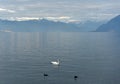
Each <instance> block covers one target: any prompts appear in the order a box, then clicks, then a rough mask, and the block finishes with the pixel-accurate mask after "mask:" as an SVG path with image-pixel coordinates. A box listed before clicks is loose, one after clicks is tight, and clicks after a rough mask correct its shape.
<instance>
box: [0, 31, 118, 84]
mask: <svg viewBox="0 0 120 84" xmlns="http://www.w3.org/2000/svg"><path fill="white" fill-rule="evenodd" d="M56 59H60V60H61V65H60V66H59V67H57V66H53V65H51V64H50V61H51V60H56ZM119 60H120V34H114V33H47V32H46V33H45V32H44V33H0V84H120V61H119ZM43 73H47V74H48V75H49V76H48V77H43ZM74 75H78V76H79V78H78V79H77V80H74V78H73V77H74Z"/></svg>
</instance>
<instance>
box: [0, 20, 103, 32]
mask: <svg viewBox="0 0 120 84" xmlns="http://www.w3.org/2000/svg"><path fill="white" fill-rule="evenodd" d="M101 24H102V23H99V22H93V21H87V22H84V23H81V22H79V23H74V22H69V23H65V22H60V21H50V20H46V19H42V20H28V21H10V20H0V31H1V32H11V31H12V32H46V31H48V32H49V31H50V32H88V31H93V30H96V28H97V27H98V26H99V25H101Z"/></svg>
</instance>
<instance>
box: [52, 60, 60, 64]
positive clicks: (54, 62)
mask: <svg viewBox="0 0 120 84" xmlns="http://www.w3.org/2000/svg"><path fill="white" fill-rule="evenodd" d="M51 64H53V65H60V60H59V59H58V60H57V61H51Z"/></svg>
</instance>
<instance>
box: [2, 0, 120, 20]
mask: <svg viewBox="0 0 120 84" xmlns="http://www.w3.org/2000/svg"><path fill="white" fill-rule="evenodd" d="M119 14H120V0H0V18H1V19H11V20H14V19H17V20H27V19H41V18H47V19H51V20H60V21H86V20H96V21H103V20H109V19H111V18H113V17H115V16H116V15H119Z"/></svg>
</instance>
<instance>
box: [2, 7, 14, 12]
mask: <svg viewBox="0 0 120 84" xmlns="http://www.w3.org/2000/svg"><path fill="white" fill-rule="evenodd" d="M0 12H8V13H15V11H14V10H9V9H4V8H0Z"/></svg>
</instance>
